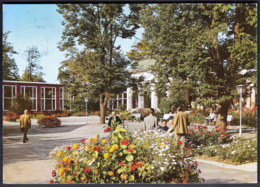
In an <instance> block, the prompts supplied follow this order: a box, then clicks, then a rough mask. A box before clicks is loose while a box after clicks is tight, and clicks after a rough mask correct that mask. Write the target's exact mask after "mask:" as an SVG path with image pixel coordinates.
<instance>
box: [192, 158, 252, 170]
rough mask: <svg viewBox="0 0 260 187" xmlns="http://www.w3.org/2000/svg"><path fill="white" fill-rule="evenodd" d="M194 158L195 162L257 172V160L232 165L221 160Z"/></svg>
mask: <svg viewBox="0 0 260 187" xmlns="http://www.w3.org/2000/svg"><path fill="white" fill-rule="evenodd" d="M194 160H196V161H197V162H202V163H205V164H211V165H214V166H218V167H223V168H228V169H237V170H242V171H248V172H257V162H252V163H248V164H242V165H232V164H226V163H223V162H216V161H210V160H203V159H194Z"/></svg>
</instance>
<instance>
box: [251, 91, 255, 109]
mask: <svg viewBox="0 0 260 187" xmlns="http://www.w3.org/2000/svg"><path fill="white" fill-rule="evenodd" d="M255 94H256V93H255V87H252V90H251V108H253V107H255V106H256V98H255Z"/></svg>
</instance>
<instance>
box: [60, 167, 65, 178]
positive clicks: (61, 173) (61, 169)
mask: <svg viewBox="0 0 260 187" xmlns="http://www.w3.org/2000/svg"><path fill="white" fill-rule="evenodd" d="M65 170H66V169H65V168H60V169H59V176H60V177H61V176H62V175H63V173H64V172H65Z"/></svg>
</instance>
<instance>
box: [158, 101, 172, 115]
mask: <svg viewBox="0 0 260 187" xmlns="http://www.w3.org/2000/svg"><path fill="white" fill-rule="evenodd" d="M159 109H160V111H161V112H162V113H164V114H165V113H169V112H170V111H171V103H170V102H169V101H168V100H167V99H166V98H165V97H162V98H160V103H159Z"/></svg>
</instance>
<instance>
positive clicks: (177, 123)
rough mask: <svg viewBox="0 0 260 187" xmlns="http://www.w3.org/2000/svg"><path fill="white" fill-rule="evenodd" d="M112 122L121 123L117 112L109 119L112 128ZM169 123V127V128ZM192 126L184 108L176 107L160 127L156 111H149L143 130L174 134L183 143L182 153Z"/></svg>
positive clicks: (151, 109)
mask: <svg viewBox="0 0 260 187" xmlns="http://www.w3.org/2000/svg"><path fill="white" fill-rule="evenodd" d="M112 121H114V122H119V123H122V122H121V119H120V118H119V117H118V116H116V112H115V111H113V112H112V117H110V118H109V121H108V126H111V123H112ZM167 122H168V124H169V127H168V126H167ZM189 125H190V122H189V119H188V114H187V113H186V112H184V111H183V110H182V107H180V106H179V107H178V108H177V110H176V109H175V107H172V108H171V112H170V117H169V118H168V119H163V121H162V125H161V126H160V125H158V120H157V117H155V116H154V109H153V108H150V109H149V115H148V116H146V117H145V118H144V123H143V130H144V131H148V130H153V129H161V130H162V131H165V132H167V133H172V132H174V133H173V134H174V136H175V138H178V139H180V140H181V141H182V152H183V149H184V147H185V136H186V135H187V134H188V126H189Z"/></svg>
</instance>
